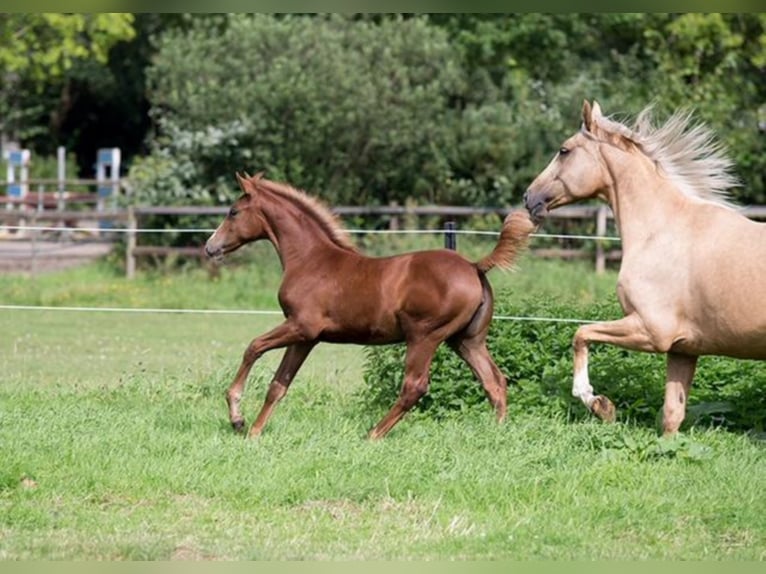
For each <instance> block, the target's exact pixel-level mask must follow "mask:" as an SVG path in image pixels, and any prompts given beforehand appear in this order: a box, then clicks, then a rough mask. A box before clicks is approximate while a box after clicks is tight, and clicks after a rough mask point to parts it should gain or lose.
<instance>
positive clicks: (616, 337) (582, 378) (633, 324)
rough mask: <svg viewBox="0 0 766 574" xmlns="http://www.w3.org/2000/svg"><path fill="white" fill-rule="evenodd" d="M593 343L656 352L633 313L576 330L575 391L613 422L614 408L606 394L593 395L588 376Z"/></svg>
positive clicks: (574, 341) (597, 414) (596, 412)
mask: <svg viewBox="0 0 766 574" xmlns="http://www.w3.org/2000/svg"><path fill="white" fill-rule="evenodd" d="M590 343H609V344H612V345H617V346H618V347H623V348H625V349H630V350H633V351H645V352H655V351H657V348H656V347H655V345H654V343H653V341H652V338H651V336H650V334H649V332H648V331H647V330H646V328H645V326H644V323H643V321H642V320H641V318H640V317H639V316H638V315H637V314H635V313H633V314H630V315H627V316H626V317H623V318H622V319H619V320H617V321H608V322H605V323H593V324H590V325H583V326H582V327H580V328H579V329H577V332H576V333H575V336H574V339H573V341H572V346H573V348H574V381H573V384H572V395H573V396H575V397H577V398H579V399H580V400H581V401H582V402H583V404H584V405H585V406H586V407H588V409H589V410H590V411H591V412H592V413H593V414H595V415H596V416H597V417H599V418H600V419H602V420H605V421H608V422H612V421H614V419H615V408H614V404H613V403H612V401H610V400H609V399H608V398H607V397H605V396H603V395H594V394H593V387H592V386H591V384H590V380H589V378H588V346H589V345H590Z"/></svg>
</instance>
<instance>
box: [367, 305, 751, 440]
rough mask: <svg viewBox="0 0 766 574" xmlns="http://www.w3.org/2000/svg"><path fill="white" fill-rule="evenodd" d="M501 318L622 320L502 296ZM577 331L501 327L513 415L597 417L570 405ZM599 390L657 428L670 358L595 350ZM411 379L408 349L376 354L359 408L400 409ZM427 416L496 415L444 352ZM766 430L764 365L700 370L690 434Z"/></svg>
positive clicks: (603, 312)
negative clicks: (699, 427) (695, 427)
mask: <svg viewBox="0 0 766 574" xmlns="http://www.w3.org/2000/svg"><path fill="white" fill-rule="evenodd" d="M495 314H496V316H505V317H522V316H523V317H558V318H576V319H583V320H609V319H616V318H619V317H620V316H621V311H620V309H619V306H618V305H617V304H616V303H597V304H590V305H582V304H577V303H566V302H565V303H559V302H547V301H539V300H533V299H526V300H523V301H521V302H519V301H518V298H516V300H515V301H513V300H512V298H511V297H510V296H507V294H504V293H500V294H499V295H498V296H497V298H496V309H495ZM576 328H577V325H576V324H570V323H554V322H547V321H521V320H516V319H507V320H503V319H495V320H494V322H493V324H492V327H491V329H490V334H489V339H488V346H489V350H490V353H491V354H492V356H493V357H494V359H495V361H496V362H497V364H498V366H499V367H500V369H501V370H502V371H503V372H504V373H505V375H506V376H507V377H508V386H509V389H508V414H509V417H510V418H511V419H512V418H513V417H514V415H518V414H520V413H523V412H529V411H537V412H541V413H544V414H546V415H550V416H554V415H555V416H561V415H563V416H566V417H567V418H569V419H570V420H576V419H582V418H587V417H589V416H591V415H590V414H589V413H588V412H587V410H586V409H585V408H584V407H583V405H582V404H581V403H580V402H579V400H578V399H574V398H573V397H572V396H571V381H572V337H573V335H574V332H575V330H576ZM590 351H591V352H590V360H589V367H590V378H591V384H592V385H593V387H594V389H595V390H596V392H597V393H599V394H604V395H606V396H608V397H609V398H610V399H612V401H614V403H615V406H616V407H617V409H618V417H619V419H620V420H623V421H631V422H635V423H638V424H642V425H652V426H653V425H655V424H657V423H658V421H659V420H660V417H661V412H662V404H663V400H664V384H665V358H664V356H661V355H656V354H649V353H639V352H632V351H627V350H624V349H620V348H619V347H615V346H612V345H599V344H594V345H592V346H591V348H590ZM403 376H404V345H395V346H389V347H370V348H368V349H367V351H366V362H365V369H364V383H365V384H364V387H363V391H362V392H361V393H360V397H359V399H360V400H363V401H364V402H365V404H368V405H369V404H370V403H372V405H374V406H375V407H377V408H380V409H381V410H383V409H388V408H390V407H391V405H392V404H393V403H394V401H395V400H396V397H397V395H398V392H399V389H400V386H401V382H402V379H403ZM416 408H417V410H419V411H421V412H423V413H425V414H427V415H428V416H433V417H437V418H438V417H441V416H442V415H444V414H445V413H446V412H448V411H454V410H463V409H473V408H481V409H487V410H489V403H488V401H487V399H486V398H485V396H484V393H483V391H482V389H481V386H480V385H479V383H478V381H476V380H475V379H474V377H473V375H472V374H471V372H470V370H469V369H468V367H467V366H466V365H464V364H463V363H462V361H461V360H460V359H459V358H458V357H457V355H455V354H454V353H453V352H452V351H451V350H450V349H449V348H447V347H446V346H445V345H443V346H442V347H440V348H439V350H438V351H437V353H436V356H435V358H434V362H433V366H432V369H431V386H430V389H429V393H428V394H427V395H426V396H425V397H423V399H422V400H421V401H420V403H419V404H418V405H417V407H416ZM764 423H766V368H764V364H763V363H762V362H761V363H759V362H755V361H752V362H747V361H737V360H734V359H727V358H722V357H703V358H701V359H700V363H699V366H698V368H697V375H696V377H695V381H694V384H693V386H692V391H691V396H690V400H689V409H688V414H687V424H715V425H721V426H724V427H726V428H730V429H737V430H742V429H747V430H758V431H760V430H763V427H764Z"/></svg>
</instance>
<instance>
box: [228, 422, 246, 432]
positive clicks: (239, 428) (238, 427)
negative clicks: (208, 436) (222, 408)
mask: <svg viewBox="0 0 766 574" xmlns="http://www.w3.org/2000/svg"><path fill="white" fill-rule="evenodd" d="M231 428H233V429H234V432H236V433H243V432H245V419H237V420H235V421H231Z"/></svg>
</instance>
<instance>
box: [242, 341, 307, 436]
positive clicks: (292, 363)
mask: <svg viewBox="0 0 766 574" xmlns="http://www.w3.org/2000/svg"><path fill="white" fill-rule="evenodd" d="M315 344H316V343H315V342H314V341H310V342H308V343H296V344H294V345H290V346H289V347H287V350H286V351H285V355H284V357H282V362H281V363H280V364H279V368H278V369H277V372H276V374H275V375H274V380H273V381H272V382H271V385H269V390H268V392H267V393H266V400H265V401H264V403H263V406H262V407H261V412H260V413H258V417H257V418H256V419H255V422H254V423H253V426H251V427H250V433H249V435H248V436H250V437H251V438H252V437H255V436H258V435H259V434H261V431H262V430H263V427H264V426H266V422H267V421H268V420H269V418H270V417H271V414H272V412H274V407H276V406H277V403H278V402H279V401H281V400H282V397H284V396H285V395H286V394H287V389H288V387H289V386H290V383H292V382H293V379H294V378H295V375H296V373H297V372H298V369H300V368H301V365H303V362H304V361H305V360H306V357H308V356H309V353H310V352H311V349H313V348H314V345H315Z"/></svg>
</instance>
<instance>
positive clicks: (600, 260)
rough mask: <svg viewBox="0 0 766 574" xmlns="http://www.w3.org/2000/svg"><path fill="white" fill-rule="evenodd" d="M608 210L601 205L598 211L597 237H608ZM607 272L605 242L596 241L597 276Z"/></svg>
mask: <svg viewBox="0 0 766 574" xmlns="http://www.w3.org/2000/svg"><path fill="white" fill-rule="evenodd" d="M607 209H608V208H607V207H606V205H599V207H598V210H597V211H596V235H598V236H599V237H604V236H605V235H606V216H607V211H606V210H607ZM604 271H606V251H605V250H604V240H603V239H596V274H597V275H601V274H602V273H604Z"/></svg>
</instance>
